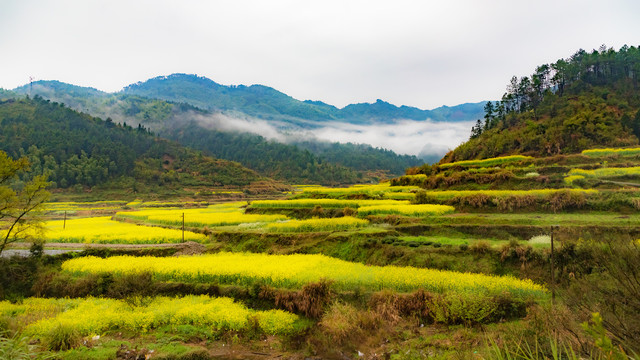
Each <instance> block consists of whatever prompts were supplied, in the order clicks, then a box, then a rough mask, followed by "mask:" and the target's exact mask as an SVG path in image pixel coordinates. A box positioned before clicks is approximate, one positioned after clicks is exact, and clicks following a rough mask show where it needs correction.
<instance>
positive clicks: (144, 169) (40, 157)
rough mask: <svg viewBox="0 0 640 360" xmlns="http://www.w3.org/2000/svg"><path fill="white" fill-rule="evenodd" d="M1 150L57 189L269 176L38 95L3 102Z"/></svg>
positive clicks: (240, 182) (234, 182)
mask: <svg viewBox="0 0 640 360" xmlns="http://www.w3.org/2000/svg"><path fill="white" fill-rule="evenodd" d="M0 150H3V151H5V152H7V153H8V154H9V155H10V156H12V157H13V158H18V157H21V156H26V157H28V158H29V160H30V162H31V164H32V172H31V173H32V174H43V173H44V174H47V175H48V177H49V180H50V181H52V184H53V187H57V188H69V187H78V186H79V187H94V186H101V185H106V184H109V183H114V182H117V183H118V186H121V187H124V189H123V190H125V191H126V190H130V191H133V192H139V191H145V189H146V190H147V191H150V189H152V188H157V187H166V188H182V187H185V186H205V187H213V186H227V185H229V186H244V185H249V184H250V183H252V182H256V181H265V180H267V179H265V178H263V177H261V176H260V175H258V174H257V173H255V172H254V171H252V170H249V169H247V168H245V167H243V166H241V165H240V164H238V163H235V162H230V161H226V160H219V159H214V158H211V157H207V156H203V155H202V154H200V153H198V152H196V151H194V150H189V149H187V148H185V147H183V146H181V145H179V144H177V143H174V142H171V141H168V140H164V139H160V138H157V137H155V136H154V135H152V134H150V133H149V132H148V130H147V129H145V128H144V127H142V126H138V127H135V128H134V127H131V126H128V125H126V124H124V125H119V124H115V123H114V122H113V121H111V119H108V120H107V121H103V120H101V119H99V118H95V117H92V116H90V115H87V114H83V113H78V112H76V111H74V110H71V109H69V108H67V107H65V106H64V105H63V104H59V103H56V102H50V101H49V100H44V99H42V98H40V97H38V96H36V97H34V98H33V99H29V98H26V99H8V100H1V101H0Z"/></svg>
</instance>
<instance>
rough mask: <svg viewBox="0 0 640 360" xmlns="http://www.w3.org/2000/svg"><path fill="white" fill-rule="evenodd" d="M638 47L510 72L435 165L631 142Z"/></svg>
mask: <svg viewBox="0 0 640 360" xmlns="http://www.w3.org/2000/svg"><path fill="white" fill-rule="evenodd" d="M639 76H640V49H639V48H638V47H634V46H632V47H628V46H626V45H625V46H623V47H622V48H621V49H620V50H619V51H615V50H614V49H607V48H606V47H605V46H602V47H601V48H600V49H598V50H593V51H591V52H586V51H584V50H579V51H578V52H576V53H575V54H574V55H572V56H571V57H570V58H568V59H560V60H558V61H556V62H555V63H552V64H545V65H541V66H538V67H537V68H536V69H535V72H534V73H533V74H532V75H531V76H524V77H521V78H517V77H515V76H514V77H513V78H512V79H511V82H510V83H509V84H508V86H507V92H506V93H505V94H504V96H503V97H502V100H501V101H499V102H497V103H495V104H493V103H488V104H487V105H486V106H485V116H484V121H478V123H477V124H476V126H475V127H474V128H473V130H472V134H471V138H470V139H469V141H467V142H466V143H464V144H462V145H460V146H458V147H457V148H456V149H455V150H453V151H452V152H450V153H449V154H447V155H446V156H445V157H444V158H443V159H442V161H441V162H452V161H459V160H469V159H482V158H491V157H496V156H502V155H512V154H524V155H533V156H548V155H554V154H569V153H577V152H580V151H582V150H584V149H588V148H594V147H618V146H628V145H637V144H638V142H639V138H640V88H639V86H638V85H639V84H638V80H639V79H638V77H639Z"/></svg>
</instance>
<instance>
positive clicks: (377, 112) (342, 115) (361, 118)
mask: <svg viewBox="0 0 640 360" xmlns="http://www.w3.org/2000/svg"><path fill="white" fill-rule="evenodd" d="M122 93H124V94H130V95H138V96H144V97H148V98H153V99H162V100H168V101H173V102H184V103H187V104H190V105H193V106H197V107H199V108H202V109H207V110H220V111H238V112H241V113H244V114H247V115H250V116H255V117H259V118H263V119H268V120H280V121H286V122H295V123H297V124H298V125H300V124H305V123H308V122H324V121H341V122H347V123H352V124H362V123H372V122H383V123H390V122H394V121H397V120H400V119H406V120H427V119H431V120H433V121H468V120H476V119H480V118H482V116H483V115H484V111H483V106H484V104H485V102H480V103H474V104H462V105H457V106H453V107H448V106H442V107H439V108H437V109H434V110H421V109H418V108H415V107H410V106H404V105H402V106H400V107H398V106H395V105H392V104H390V103H388V102H385V101H382V100H377V101H376V102H375V103H373V104H369V103H362V104H351V105H347V106H345V107H344V108H342V109H339V108H337V107H335V106H333V105H329V104H326V103H324V102H322V101H311V100H306V101H300V100H296V99H294V98H292V97H291V96H289V95H286V94H284V93H281V92H280V91H278V90H275V89H273V88H270V87H268V86H263V85H251V86H244V85H238V86H225V85H220V84H218V83H216V82H215V81H213V80H210V79H208V78H206V77H200V76H197V75H188V74H172V75H169V76H158V77H155V78H153V79H149V80H147V81H144V82H138V83H136V84H132V85H129V86H127V87H125V88H124V89H123V90H122Z"/></svg>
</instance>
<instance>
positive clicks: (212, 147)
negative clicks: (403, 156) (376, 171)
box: [159, 122, 397, 185]
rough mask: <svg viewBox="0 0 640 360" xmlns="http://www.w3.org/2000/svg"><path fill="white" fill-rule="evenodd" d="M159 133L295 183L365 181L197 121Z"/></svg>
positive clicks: (302, 154) (292, 150) (292, 149)
mask: <svg viewBox="0 0 640 360" xmlns="http://www.w3.org/2000/svg"><path fill="white" fill-rule="evenodd" d="M159 134H160V135H162V136H165V137H167V138H169V139H171V140H175V141H178V142H180V143H182V144H189V146H191V147H193V148H195V149H200V150H204V151H206V152H208V153H211V154H213V155H214V156H216V157H219V158H223V159H230V160H233V161H237V162H240V163H241V164H243V165H245V166H247V167H249V168H250V169H253V170H255V171H257V172H259V173H261V174H264V175H265V176H268V177H272V178H274V179H278V180H286V181H288V182H291V183H305V184H306V183H320V184H325V185H339V184H353V183H357V182H361V181H363V180H364V179H365V176H364V175H363V173H362V172H361V171H356V170H354V169H352V168H348V167H346V166H342V165H338V164H336V163H330V162H327V161H323V160H322V159H320V158H319V157H318V156H316V155H314V154H312V153H311V152H309V151H307V150H303V149H300V148H298V147H296V146H293V145H286V144H281V143H278V142H275V141H268V140H266V139H265V138H263V137H262V136H258V135H254V134H248V133H239V132H223V131H216V130H208V129H204V128H202V127H200V126H198V125H197V123H195V122H190V123H186V124H183V125H181V126H180V127H179V128H175V129H163V130H161V131H160V132H159ZM396 156H397V155H396Z"/></svg>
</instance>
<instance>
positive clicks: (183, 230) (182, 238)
mask: <svg viewBox="0 0 640 360" xmlns="http://www.w3.org/2000/svg"><path fill="white" fill-rule="evenodd" d="M182 242H184V213H182Z"/></svg>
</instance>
